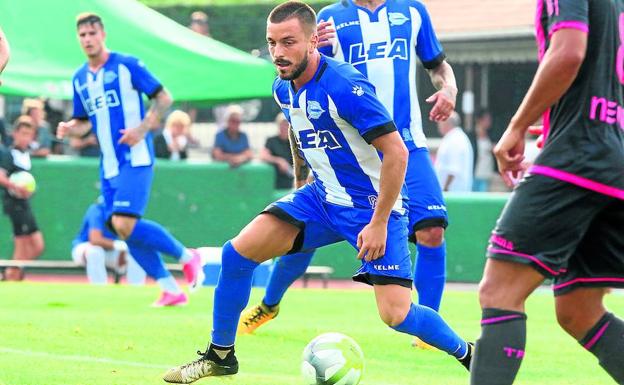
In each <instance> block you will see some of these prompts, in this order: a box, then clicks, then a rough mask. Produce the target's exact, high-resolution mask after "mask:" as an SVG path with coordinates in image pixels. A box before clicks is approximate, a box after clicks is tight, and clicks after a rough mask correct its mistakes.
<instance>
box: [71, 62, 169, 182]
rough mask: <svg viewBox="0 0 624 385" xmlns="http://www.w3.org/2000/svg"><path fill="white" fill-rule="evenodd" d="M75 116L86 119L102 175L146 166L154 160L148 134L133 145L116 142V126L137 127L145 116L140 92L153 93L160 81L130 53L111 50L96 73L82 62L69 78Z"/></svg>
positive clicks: (119, 135)
mask: <svg viewBox="0 0 624 385" xmlns="http://www.w3.org/2000/svg"><path fill="white" fill-rule="evenodd" d="M73 86H74V113H73V117H74V118H76V119H89V120H90V121H91V124H92V125H93V130H94V131H95V133H96V135H97V138H98V141H99V143H100V149H101V151H102V157H101V166H102V175H103V177H104V178H106V179H110V178H113V177H115V176H117V175H118V174H119V168H120V167H121V166H122V165H124V164H126V163H130V165H131V166H132V167H139V166H150V165H152V164H153V161H154V149H153V143H152V134H151V133H147V135H146V136H145V138H144V139H143V140H142V141H141V142H139V143H137V144H136V145H134V146H132V147H129V146H128V145H126V144H118V141H119V138H121V136H122V134H121V133H120V130H122V129H126V128H135V127H137V126H138V125H139V124H140V123H141V121H142V120H143V117H144V116H145V108H144V106H143V94H146V95H147V96H149V97H152V96H154V95H156V94H157V93H158V92H159V91H160V90H161V89H162V85H161V84H160V82H159V81H158V80H156V78H154V76H153V75H152V74H151V73H150V72H149V71H148V70H147V69H146V68H145V66H144V65H143V63H142V62H141V61H139V60H138V59H137V58H134V57H132V56H127V55H122V54H119V53H115V52H111V53H110V56H109V58H108V60H107V61H106V63H105V64H104V65H103V66H102V68H100V69H99V70H98V71H97V72H96V73H93V72H91V71H90V70H89V66H88V65H87V64H86V63H85V64H84V65H83V66H82V67H80V68H79V69H78V71H77V72H76V74H75V75H74V78H73Z"/></svg>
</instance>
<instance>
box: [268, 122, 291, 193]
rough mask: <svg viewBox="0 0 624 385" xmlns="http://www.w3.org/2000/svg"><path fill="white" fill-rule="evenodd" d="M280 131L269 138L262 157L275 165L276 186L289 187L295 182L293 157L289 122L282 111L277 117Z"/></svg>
mask: <svg viewBox="0 0 624 385" xmlns="http://www.w3.org/2000/svg"><path fill="white" fill-rule="evenodd" d="M275 123H277V126H278V129H279V133H278V135H275V136H272V137H270V138H268V139H267V141H266V143H265V145H264V148H263V149H262V150H261V151H260V159H261V160H263V161H265V162H267V163H271V164H272V165H273V166H274V167H275V188H276V189H289V188H292V187H293V186H294V184H293V168H292V164H293V158H292V152H291V151H290V141H289V140H288V127H289V123H288V120H286V117H285V116H284V114H282V113H281V112H280V113H279V114H278V115H277V117H276V118H275Z"/></svg>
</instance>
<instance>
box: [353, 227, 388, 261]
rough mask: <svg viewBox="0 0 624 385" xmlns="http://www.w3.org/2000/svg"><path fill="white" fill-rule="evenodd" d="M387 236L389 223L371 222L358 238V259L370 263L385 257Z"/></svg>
mask: <svg viewBox="0 0 624 385" xmlns="http://www.w3.org/2000/svg"><path fill="white" fill-rule="evenodd" d="M387 235H388V224H387V223H380V222H371V223H369V224H367V225H366V226H364V228H363V229H362V231H360V233H359V234H358V238H357V247H358V249H360V251H359V252H358V255H357V258H358V259H362V258H363V259H364V260H365V261H367V262H370V261H374V260H376V259H378V258H381V257H383V255H384V254H385V252H386V237H387Z"/></svg>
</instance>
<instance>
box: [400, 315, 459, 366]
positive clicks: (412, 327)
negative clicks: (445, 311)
mask: <svg viewBox="0 0 624 385" xmlns="http://www.w3.org/2000/svg"><path fill="white" fill-rule="evenodd" d="M393 329H394V330H396V331H399V332H401V333H406V334H411V335H413V336H416V337H418V338H420V339H421V340H423V341H425V342H426V343H428V344H429V345H431V346H435V347H436V348H438V349H440V350H443V351H445V352H447V353H448V354H450V355H452V356H455V357H457V358H462V357H464V356H465V355H466V350H467V349H468V347H467V345H466V341H464V340H463V339H461V338H460V337H459V336H458V335H457V334H455V332H454V331H453V330H452V329H451V328H450V327H449V326H448V325H447V324H446V322H444V320H443V319H442V317H441V316H440V314H438V313H437V312H435V311H434V310H433V309H431V308H428V307H426V306H422V305H415V304H412V306H411V308H410V311H409V313H407V317H405V320H404V321H403V322H401V324H399V325H397V326H395V327H393Z"/></svg>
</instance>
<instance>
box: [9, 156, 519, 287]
mask: <svg viewBox="0 0 624 385" xmlns="http://www.w3.org/2000/svg"><path fill="white" fill-rule="evenodd" d="M33 174H34V176H35V178H36V180H37V184H38V190H37V193H36V194H35V196H34V198H33V208H34V211H35V216H36V218H37V221H38V223H39V226H40V228H41V230H42V232H43V234H44V237H45V240H46V251H45V253H44V255H43V257H42V259H70V247H71V241H72V239H73V238H74V237H75V235H76V233H77V232H78V230H79V228H80V224H81V220H82V216H83V214H84V212H85V210H86V208H87V207H88V206H89V204H90V203H91V202H92V201H94V200H95V198H96V197H97V195H98V194H99V178H98V163H97V161H96V160H94V159H74V160H59V161H41V160H35V161H33ZM273 179H274V172H273V168H272V167H269V166H266V165H264V164H249V165H245V166H243V167H241V168H238V169H231V168H229V167H228V166H227V165H225V164H221V163H211V164H192V163H171V162H166V161H159V162H158V164H157V166H156V174H155V178H154V186H153V189H152V196H151V200H150V204H149V207H148V210H147V213H146V217H147V218H149V219H153V220H156V221H158V222H160V223H162V224H164V225H165V226H166V227H167V228H168V229H169V230H171V232H172V233H173V234H174V235H175V236H176V237H178V238H179V239H180V240H181V241H182V242H183V243H184V244H185V245H189V246H220V245H222V244H223V243H224V242H225V241H226V240H228V239H230V238H232V237H233V236H235V235H236V234H238V232H239V231H240V229H242V228H243V226H245V224H247V223H248V222H249V220H251V219H252V218H253V217H254V216H255V215H256V214H257V213H258V212H259V211H261V210H262V209H263V208H264V207H265V206H266V205H267V204H268V203H270V202H271V201H273V200H275V199H278V198H280V197H282V196H284V195H286V194H287V193H288V191H279V192H275V191H274V190H273ZM506 199H507V195H504V194H503V195H496V194H469V195H450V196H448V197H447V206H448V210H449V216H450V222H451V223H450V226H449V228H448V231H447V245H448V266H447V272H448V277H449V280H451V281H472V282H476V281H478V280H479V279H480V277H481V273H482V270H483V262H484V253H485V247H486V245H487V240H488V238H489V235H490V232H491V230H492V228H493V226H494V223H495V221H496V218H497V217H498V215H499V213H500V210H501V208H502V207H503V205H504V203H505V201H506ZM0 226H1V228H2V229H4V232H3V235H2V236H0V250H1V251H2V258H8V257H10V256H11V254H10V252H11V250H12V249H13V247H12V238H11V230H10V224H9V222H8V220H7V218H6V217H4V216H3V217H2V219H1V220H0ZM355 255H356V253H355V251H354V250H353V248H352V247H351V246H350V245H348V244H347V243H346V242H341V243H339V244H336V245H331V246H328V247H325V248H323V249H321V250H319V251H318V253H317V255H316V257H315V260H314V262H313V263H314V264H316V265H329V266H333V267H334V268H335V269H336V273H335V274H334V277H337V278H348V277H350V276H351V275H352V274H353V273H354V272H355V271H356V270H357V267H358V265H359V261H357V260H356V259H355Z"/></svg>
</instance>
